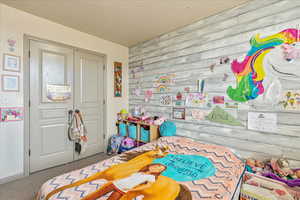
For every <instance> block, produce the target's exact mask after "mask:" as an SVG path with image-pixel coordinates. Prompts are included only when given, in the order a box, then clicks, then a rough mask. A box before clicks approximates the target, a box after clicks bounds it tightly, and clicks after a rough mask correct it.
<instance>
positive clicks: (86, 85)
mask: <svg viewBox="0 0 300 200" xmlns="http://www.w3.org/2000/svg"><path fill="white" fill-rule="evenodd" d="M103 69H104V57H102V56H98V55H93V54H90V53H87V52H85V51H76V52H75V82H74V83H75V84H74V87H75V104H74V108H75V109H79V110H80V111H81V113H82V114H83V118H84V123H85V125H86V128H87V131H88V143H87V147H86V151H85V152H84V153H82V154H80V155H78V154H77V153H76V154H75V159H79V158H83V157H86V156H90V155H93V154H96V153H99V152H103V151H104V142H103V141H104V133H103V121H104V120H103V118H104V113H103V102H104V93H103V89H104V88H103V83H104V81H103V80H104V79H103V77H104V74H103V71H104V70H103Z"/></svg>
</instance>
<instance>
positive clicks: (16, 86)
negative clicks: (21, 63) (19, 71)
mask: <svg viewBox="0 0 300 200" xmlns="http://www.w3.org/2000/svg"><path fill="white" fill-rule="evenodd" d="M19 90H20V78H19V76H16V75H2V91H4V92H19Z"/></svg>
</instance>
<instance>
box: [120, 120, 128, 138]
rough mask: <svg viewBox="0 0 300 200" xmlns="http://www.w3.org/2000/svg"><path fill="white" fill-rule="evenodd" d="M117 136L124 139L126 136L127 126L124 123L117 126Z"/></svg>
mask: <svg viewBox="0 0 300 200" xmlns="http://www.w3.org/2000/svg"><path fill="white" fill-rule="evenodd" d="M119 134H120V135H121V136H124V137H125V136H126V135H127V126H126V124H124V123H120V124H119Z"/></svg>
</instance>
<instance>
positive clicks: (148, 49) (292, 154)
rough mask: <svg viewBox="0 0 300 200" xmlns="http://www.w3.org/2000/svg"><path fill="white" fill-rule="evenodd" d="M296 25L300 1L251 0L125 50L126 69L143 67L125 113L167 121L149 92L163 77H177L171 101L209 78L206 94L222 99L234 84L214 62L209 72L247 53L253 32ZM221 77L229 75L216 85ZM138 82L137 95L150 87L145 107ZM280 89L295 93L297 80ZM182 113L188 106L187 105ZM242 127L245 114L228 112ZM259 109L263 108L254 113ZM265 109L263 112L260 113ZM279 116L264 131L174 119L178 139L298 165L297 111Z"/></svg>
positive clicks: (299, 117)
mask: <svg viewBox="0 0 300 200" xmlns="http://www.w3.org/2000/svg"><path fill="white" fill-rule="evenodd" d="M297 24H300V0H263V1H262V0H254V1H251V2H250V3H248V4H246V5H242V6H239V7H236V8H234V9H231V10H227V11H225V12H222V13H220V14H217V15H215V16H211V17H208V18H205V19H203V20H200V21H198V22H196V23H194V24H191V25H188V26H186V27H183V28H181V29H178V30H176V31H173V32H170V33H167V34H164V35H161V36H159V37H157V38H154V39H152V40H149V41H146V42H143V43H140V44H138V45H136V46H134V47H132V48H130V61H129V62H130V70H137V69H138V68H139V67H144V70H143V71H141V72H137V73H136V74H135V77H134V76H133V74H130V83H129V84H130V100H129V104H130V109H131V110H132V109H133V108H134V107H135V106H136V105H143V106H144V108H145V109H146V111H147V112H149V113H150V114H152V115H163V116H166V117H168V118H171V117H172V116H171V114H172V107H168V106H161V105H160V103H159V97H160V95H161V94H162V93H157V92H156V90H155V88H153V82H154V81H155V80H156V79H155V77H156V76H157V75H160V74H164V73H174V74H175V75H176V78H175V85H173V86H171V87H170V88H171V90H170V92H168V93H167V94H172V95H173V96H174V97H175V96H176V93H177V92H178V91H180V92H182V93H183V90H184V88H185V87H190V88H191V91H194V92H196V91H197V80H198V79H201V78H208V77H209V80H208V81H207V83H206V88H205V91H206V92H208V94H209V96H210V97H212V96H215V95H222V96H226V94H225V91H226V88H227V87H228V86H229V85H235V84H234V82H235V79H234V77H233V75H232V73H231V70H230V64H223V65H220V64H218V65H217V66H216V67H215V72H214V73H213V74H212V72H211V71H210V69H209V66H210V65H211V64H213V63H219V59H220V58H221V57H222V56H228V57H229V58H230V59H231V60H233V59H236V58H238V59H242V58H243V57H244V55H245V53H246V52H247V51H248V50H249V48H250V45H249V39H250V37H251V36H253V35H254V34H255V33H261V34H262V36H267V35H271V34H274V33H277V32H280V31H282V30H283V29H286V28H296V25H297ZM224 73H227V74H229V75H230V77H229V78H228V79H227V80H226V81H225V82H223V81H220V80H221V79H222V78H223V75H224ZM138 83H139V84H140V86H141V88H142V91H143V92H144V91H145V90H147V89H153V91H154V96H153V97H152V99H151V100H150V102H148V103H145V101H144V95H143V92H142V95H141V96H135V95H134V94H133V89H134V88H136V87H138ZM284 89H300V81H299V82H297V81H293V82H292V81H291V82H287V83H285V84H284ZM186 109H187V115H188V116H189V115H191V114H190V112H189V111H190V109H192V108H191V107H186ZM227 111H229V112H235V113H237V117H238V118H239V119H240V120H241V121H242V122H243V123H244V124H246V123H247V112H248V110H243V109H239V110H234V109H227ZM257 111H262V110H257ZM264 111H265V110H264ZM276 112H278V127H279V129H278V131H277V132H274V133H263V132H256V131H251V130H247V128H246V127H233V126H228V125H222V124H215V123H211V122H208V121H197V122H195V121H189V120H186V121H180V120H176V121H175V122H176V125H177V127H178V135H182V136H186V137H191V138H195V139H198V140H201V141H204V142H208V143H215V144H220V145H225V146H228V147H230V148H232V149H233V150H234V151H236V152H237V153H238V154H239V155H240V156H242V157H245V158H247V157H252V156H254V157H271V156H282V155H283V156H285V157H287V158H289V159H291V160H293V161H295V162H293V163H298V161H299V162H300V112H295V111H276Z"/></svg>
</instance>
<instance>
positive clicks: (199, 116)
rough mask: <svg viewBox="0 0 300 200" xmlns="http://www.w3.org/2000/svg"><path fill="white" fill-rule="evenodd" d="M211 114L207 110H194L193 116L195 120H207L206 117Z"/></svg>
mask: <svg viewBox="0 0 300 200" xmlns="http://www.w3.org/2000/svg"><path fill="white" fill-rule="evenodd" d="M208 114H209V111H207V110H199V109H192V110H191V115H192V119H193V120H205V117H206V116H207V115H208Z"/></svg>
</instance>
